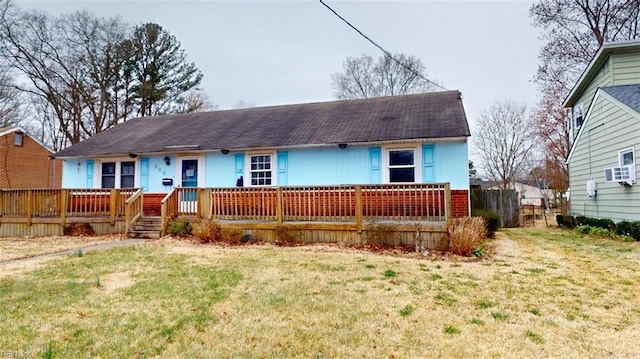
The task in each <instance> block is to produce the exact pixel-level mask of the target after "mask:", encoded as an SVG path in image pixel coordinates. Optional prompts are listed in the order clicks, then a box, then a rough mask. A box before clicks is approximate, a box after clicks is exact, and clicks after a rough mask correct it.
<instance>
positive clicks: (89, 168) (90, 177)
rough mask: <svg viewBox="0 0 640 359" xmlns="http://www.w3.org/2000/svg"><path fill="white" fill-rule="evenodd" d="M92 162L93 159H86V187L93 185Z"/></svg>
mask: <svg viewBox="0 0 640 359" xmlns="http://www.w3.org/2000/svg"><path fill="white" fill-rule="evenodd" d="M94 171H95V169H94V164H93V160H87V183H86V184H85V186H86V188H91V187H93V176H94Z"/></svg>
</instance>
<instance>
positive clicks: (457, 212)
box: [451, 189, 469, 218]
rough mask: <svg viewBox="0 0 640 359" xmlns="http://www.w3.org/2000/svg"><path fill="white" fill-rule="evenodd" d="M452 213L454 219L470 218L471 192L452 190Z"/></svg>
mask: <svg viewBox="0 0 640 359" xmlns="http://www.w3.org/2000/svg"><path fill="white" fill-rule="evenodd" d="M451 212H452V214H453V217H455V218H459V217H467V216H469V191H468V190H466V189H452V190H451Z"/></svg>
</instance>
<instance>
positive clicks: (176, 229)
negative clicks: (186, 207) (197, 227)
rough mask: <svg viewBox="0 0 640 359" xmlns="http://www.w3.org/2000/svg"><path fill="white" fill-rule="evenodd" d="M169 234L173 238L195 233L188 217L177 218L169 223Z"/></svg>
mask: <svg viewBox="0 0 640 359" xmlns="http://www.w3.org/2000/svg"><path fill="white" fill-rule="evenodd" d="M167 233H169V234H170V235H172V236H179V237H184V236H189V235H191V234H192V233H193V228H192V227H191V222H189V219H188V218H186V217H180V218H177V219H175V220H173V221H171V223H169V227H167Z"/></svg>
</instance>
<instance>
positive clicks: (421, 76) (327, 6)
mask: <svg viewBox="0 0 640 359" xmlns="http://www.w3.org/2000/svg"><path fill="white" fill-rule="evenodd" d="M319 1H320V3H321V4H322V5H324V6H325V7H326V8H327V9H329V10H330V11H331V12H332V13H333V14H334V15H336V16H337V17H338V18H339V19H340V20H342V21H344V22H345V23H346V24H347V25H349V27H351V28H352V29H354V30H356V32H357V33H358V34H360V36H362V37H364V38H365V39H367V40H368V41H369V42H370V43H372V44H373V46H375V47H377V48H379V49H380V51H382V52H383V53H384V54H385V55H387V56H388V57H389V58H390V59H391V60H393V61H394V62H395V63H397V64H398V65H400V66H402V67H404V68H405V69H407V70H408V71H410V72H411V73H413V74H414V75H416V76H418V77H420V78H421V79H423V80H425V81H427V82H428V83H430V84H432V85H434V86H436V87H439V88H441V89H443V90H445V91H449V90H448V89H446V88H444V87H442V86H441V85H438V84H437V83H435V82H433V81H431V80H429V79H428V78H426V77H424V76H423V75H422V74H421V73H419V72H416V71H415V70H414V69H412V68H410V67H408V66H407V65H405V64H403V63H402V62H401V61H398V60H397V59H396V58H395V57H393V55H391V53H390V52H389V51H387V50H385V49H384V48H383V47H382V46H380V45H378V43H376V42H375V41H373V40H372V39H371V38H370V37H369V36H367V35H365V34H364V33H363V32H362V31H360V30H359V29H358V28H357V27H355V26H353V25H351V23H350V22H349V21H347V19H345V18H343V17H342V16H340V14H338V13H337V12H336V11H335V10H333V9H332V8H331V6H329V5H327V4H325V3H324V1H322V0H319Z"/></svg>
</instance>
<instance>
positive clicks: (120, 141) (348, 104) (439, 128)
mask: <svg viewBox="0 0 640 359" xmlns="http://www.w3.org/2000/svg"><path fill="white" fill-rule="evenodd" d="M470 135H471V134H470V131H469V125H468V123H467V118H466V115H465V112H464V108H463V106H462V100H461V94H460V92H459V91H446V92H431V93H425V94H417V95H405V96H393V97H379V98H370V99H359V100H343V101H332V102H318V103H307V104H297V105H284V106H272V107H254V108H246V109H239V110H226V111H213V112H200V113H190V114H181V115H165V116H155V117H146V118H145V117H142V118H136V119H132V120H129V121H126V122H124V123H121V124H119V125H117V126H115V127H113V128H111V129H108V130H106V131H103V132H101V133H98V134H96V135H94V136H92V137H91V138H89V139H87V140H85V141H82V142H80V143H78V144H75V145H73V146H71V147H69V148H67V149H65V150H62V151H60V152H58V153H57V154H56V157H81V156H96V155H118V154H127V153H135V154H143V153H149V154H150V153H162V152H176V151H187V150H188V151H210V150H220V149H228V150H234V149H235V150H240V149H251V148H280V147H312V146H323V145H335V144H339V143H347V144H366V143H370V142H385V141H401V140H413V139H415V140H420V139H432V140H438V139H446V138H466V137H468V136H470Z"/></svg>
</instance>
